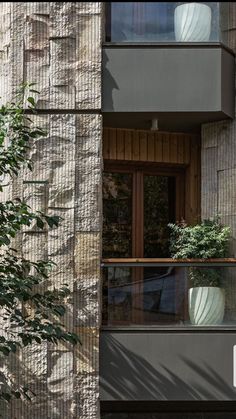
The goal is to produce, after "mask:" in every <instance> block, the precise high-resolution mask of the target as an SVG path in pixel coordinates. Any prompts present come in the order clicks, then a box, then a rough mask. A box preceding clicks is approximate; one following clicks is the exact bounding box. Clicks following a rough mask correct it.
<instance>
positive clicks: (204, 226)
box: [169, 218, 230, 325]
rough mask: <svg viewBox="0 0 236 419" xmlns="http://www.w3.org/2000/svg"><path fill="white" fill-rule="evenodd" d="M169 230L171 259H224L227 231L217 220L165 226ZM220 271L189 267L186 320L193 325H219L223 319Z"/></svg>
mask: <svg viewBox="0 0 236 419" xmlns="http://www.w3.org/2000/svg"><path fill="white" fill-rule="evenodd" d="M169 227H170V229H171V235H170V251H171V255H172V257H173V258H174V259H203V260H206V259H214V258H217V259H218V258H224V257H226V255H227V252H228V245H229V237H230V228H229V227H226V226H223V225H222V224H221V223H220V221H219V218H215V219H213V220H204V221H202V222H201V223H200V224H196V225H194V226H188V225H187V224H186V223H184V222H182V223H180V224H169ZM220 271H221V270H220V269H217V268H206V267H191V268H189V280H190V283H191V287H190V289H189V294H188V297H189V317H190V321H191V323H192V324H194V325H216V324H221V323H222V321H223V317H224V307H225V292H224V289H222V288H221V284H222V275H221V273H220Z"/></svg>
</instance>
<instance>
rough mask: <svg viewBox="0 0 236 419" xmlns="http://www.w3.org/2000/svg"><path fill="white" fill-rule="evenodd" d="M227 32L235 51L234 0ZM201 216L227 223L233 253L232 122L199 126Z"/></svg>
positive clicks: (232, 281) (230, 296) (233, 286)
mask: <svg viewBox="0 0 236 419" xmlns="http://www.w3.org/2000/svg"><path fill="white" fill-rule="evenodd" d="M227 29H228V31H227V32H228V33H226V36H225V39H227V40H228V46H229V47H230V48H231V49H232V50H233V51H234V53H236V2H229V18H228V22H227ZM201 168H202V173H201V175H202V185H201V207H202V218H209V217H212V216H215V215H219V216H220V218H221V220H222V222H223V223H224V224H226V225H228V226H230V227H231V231H232V238H231V246H230V256H232V257H236V122H235V120H233V121H231V120H227V121H220V122H216V123H209V124H205V125H203V126H202V166H201ZM225 289H226V319H227V318H230V319H231V320H233V319H234V320H236V302H235V293H236V278H235V272H234V270H232V269H230V268H229V269H228V270H227V280H226V281H225Z"/></svg>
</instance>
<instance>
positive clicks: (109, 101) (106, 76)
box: [102, 51, 119, 112]
mask: <svg viewBox="0 0 236 419" xmlns="http://www.w3.org/2000/svg"><path fill="white" fill-rule="evenodd" d="M108 61H109V59H108V57H107V53H106V51H104V52H103V67H102V73H103V75H102V80H103V82H102V84H103V86H102V93H103V94H102V110H103V111H104V110H105V111H109V112H111V111H114V103H113V90H119V86H118V84H117V83H116V81H115V79H114V77H112V75H111V73H110V71H109V70H108V68H107V63H108Z"/></svg>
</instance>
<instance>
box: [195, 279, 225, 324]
mask: <svg viewBox="0 0 236 419" xmlns="http://www.w3.org/2000/svg"><path fill="white" fill-rule="evenodd" d="M224 310H225V292H224V290H223V289H221V288H218V287H196V288H190V289H189V317H190V321H191V323H192V324H194V325H199V326H201V325H205V326H206V325H209V326H210V325H217V324H221V323H222V321H223V318H224Z"/></svg>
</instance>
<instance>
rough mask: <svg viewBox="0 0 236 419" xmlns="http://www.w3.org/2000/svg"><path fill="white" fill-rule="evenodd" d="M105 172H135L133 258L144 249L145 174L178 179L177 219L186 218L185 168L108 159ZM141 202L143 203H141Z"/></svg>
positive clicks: (137, 256)
mask: <svg viewBox="0 0 236 419" xmlns="http://www.w3.org/2000/svg"><path fill="white" fill-rule="evenodd" d="M104 172H112V173H113V172H114V173H130V174H133V188H132V255H131V257H133V258H142V257H143V251H144V243H143V233H144V206H143V199H142V198H143V192H144V190H143V179H144V176H145V175H156V176H158V175H159V176H169V177H174V178H175V179H176V204H175V214H176V221H180V220H181V218H185V169H184V168H183V167H181V168H176V167H174V166H171V165H170V166H169V167H161V166H160V165H159V164H158V163H154V164H152V165H150V164H149V165H148V166H147V165H146V164H145V163H144V164H142V163H140V162H129V163H127V162H123V161H121V162H119V161H117V160H116V161H115V162H112V161H106V162H105V163H104ZM140 204H141V205H140Z"/></svg>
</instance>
